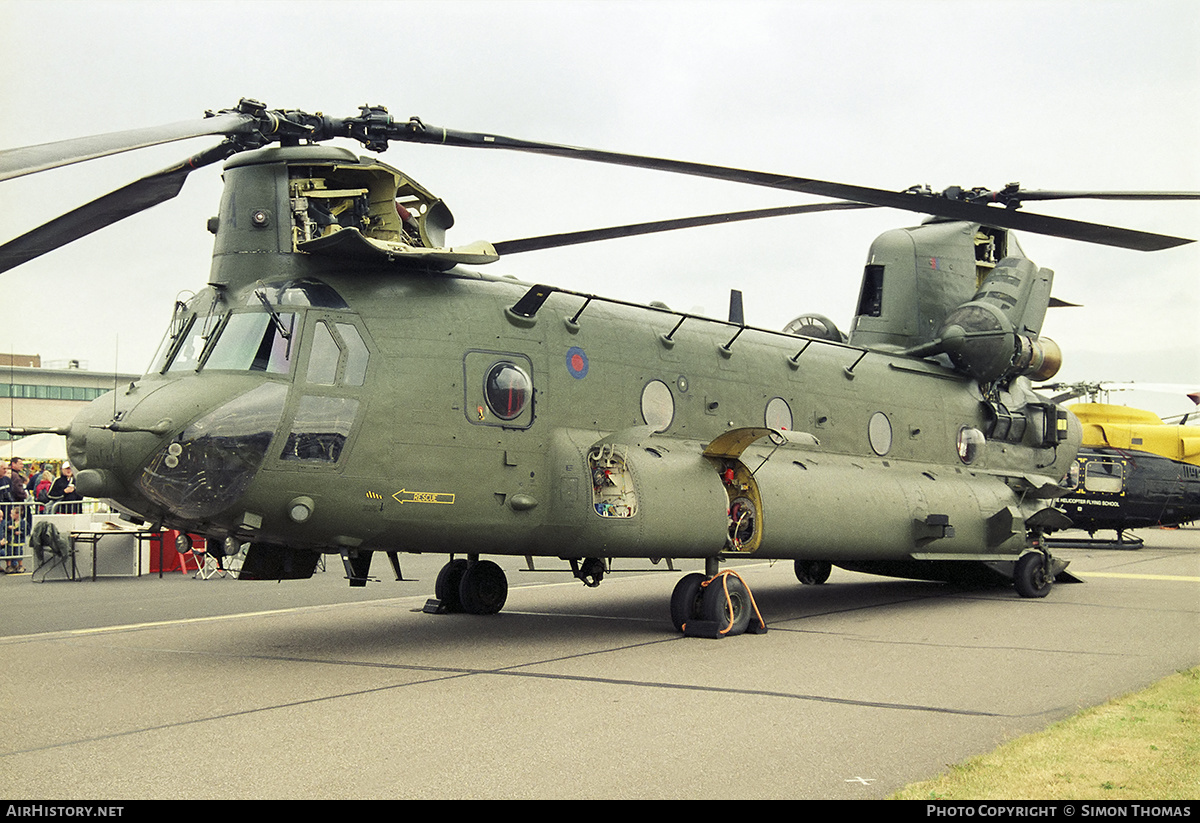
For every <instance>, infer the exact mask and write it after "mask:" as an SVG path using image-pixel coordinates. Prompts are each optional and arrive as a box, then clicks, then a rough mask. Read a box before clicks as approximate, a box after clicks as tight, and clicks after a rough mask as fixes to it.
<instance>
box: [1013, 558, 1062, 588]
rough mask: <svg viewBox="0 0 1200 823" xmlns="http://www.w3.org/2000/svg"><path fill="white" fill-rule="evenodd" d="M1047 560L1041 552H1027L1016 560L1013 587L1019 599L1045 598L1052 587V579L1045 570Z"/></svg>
mask: <svg viewBox="0 0 1200 823" xmlns="http://www.w3.org/2000/svg"><path fill="white" fill-rule="evenodd" d="M1048 560H1049V558H1047V557H1046V555H1044V554H1042V553H1041V552H1029V553H1028V554H1025V555H1022V556H1021V557H1020V559H1018V560H1017V565H1016V567H1015V568H1014V569H1013V586H1014V587H1015V588H1016V590H1017V594H1019V595H1021V597H1045V596H1046V595H1048V594H1050V589H1051V588H1052V587H1053V586H1054V577H1053V576H1052V575H1051V574H1050V573H1049V572H1048V571H1047V570H1046V566H1047V561H1048Z"/></svg>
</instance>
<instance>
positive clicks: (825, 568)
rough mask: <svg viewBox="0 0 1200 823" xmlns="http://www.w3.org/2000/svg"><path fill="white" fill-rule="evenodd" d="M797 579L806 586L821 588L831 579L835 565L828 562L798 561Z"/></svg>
mask: <svg viewBox="0 0 1200 823" xmlns="http://www.w3.org/2000/svg"><path fill="white" fill-rule="evenodd" d="M795 565H796V579H797V580H799V581H800V582H801V583H803V584H804V585H806V586H819V585H820V584H822V583H824V582H825V581H826V580H828V579H829V573H830V572H832V571H833V564H832V563H830V562H829V561H827V560H797V561H796V564H795Z"/></svg>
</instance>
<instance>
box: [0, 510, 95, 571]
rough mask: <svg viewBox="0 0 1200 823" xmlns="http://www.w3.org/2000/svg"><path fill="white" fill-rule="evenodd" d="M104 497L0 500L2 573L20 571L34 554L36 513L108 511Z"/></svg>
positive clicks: (0, 566) (0, 564)
mask: <svg viewBox="0 0 1200 823" xmlns="http://www.w3.org/2000/svg"><path fill="white" fill-rule="evenodd" d="M107 511H108V505H107V504H106V503H105V502H104V501H103V500H82V501H80V500H74V501H62V502H57V503H39V502H37V501H36V500H26V501H23V502H21V503H0V515H2V516H3V526H0V573H2V574H14V573H16V574H20V573H22V572H25V571H32V569H26V568H25V564H26V563H27V562H28V561H30V560H31V559H32V557H33V552H31V551H30V550H29V534H30V532H31V531H33V517H34V515H40V514H92V513H93V512H107Z"/></svg>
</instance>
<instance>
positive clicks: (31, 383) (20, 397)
mask: <svg viewBox="0 0 1200 823" xmlns="http://www.w3.org/2000/svg"><path fill="white" fill-rule="evenodd" d="M53 365H54V366H59V365H62V366H63V368H43V367H42V359H41V357H40V356H38V355H36V354H0V426H3V427H9V426H11V427H14V428H53V427H55V426H65V425H67V424H68V423H70V422H71V420H72V419H74V417H75V415H76V414H78V413H79V411H80V410H81V409H82V408H83V407H84V406H85V405H87V404H88V403H90V402H91V401H93V400H95V399H96V398H97V397H99V396H100V395H102V394H105V393H106V392H109V391H112V390H113V388H114V387H117V386H128V385H129V384H130V383H131V382H132V381H134V380H138V379H139V378H141V375H140V374H113V373H111V372H109V373H108V374H104V373H101V372H93V371H88V370H87V368H85V366H86V363H83V362H82V361H79V360H71V361H69V362H67V363H63V364H59V363H54V364H53ZM19 436H20V435H14V437H19ZM5 439H9V435H8V434H7V433H5V432H3V431H0V440H5Z"/></svg>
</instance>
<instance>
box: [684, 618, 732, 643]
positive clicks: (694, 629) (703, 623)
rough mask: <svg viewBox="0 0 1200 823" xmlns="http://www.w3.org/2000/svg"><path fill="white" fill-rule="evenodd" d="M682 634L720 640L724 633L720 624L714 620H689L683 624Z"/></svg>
mask: <svg viewBox="0 0 1200 823" xmlns="http://www.w3.org/2000/svg"><path fill="white" fill-rule="evenodd" d="M683 636H684V637H707V638H708V639H709V640H720V639H721V638H722V637H724V636H725V634H724V633H723V632H722V631H721V625H720V624H719V623H717V621H715V620H689V621H688V622H686V623H684V624H683Z"/></svg>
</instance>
